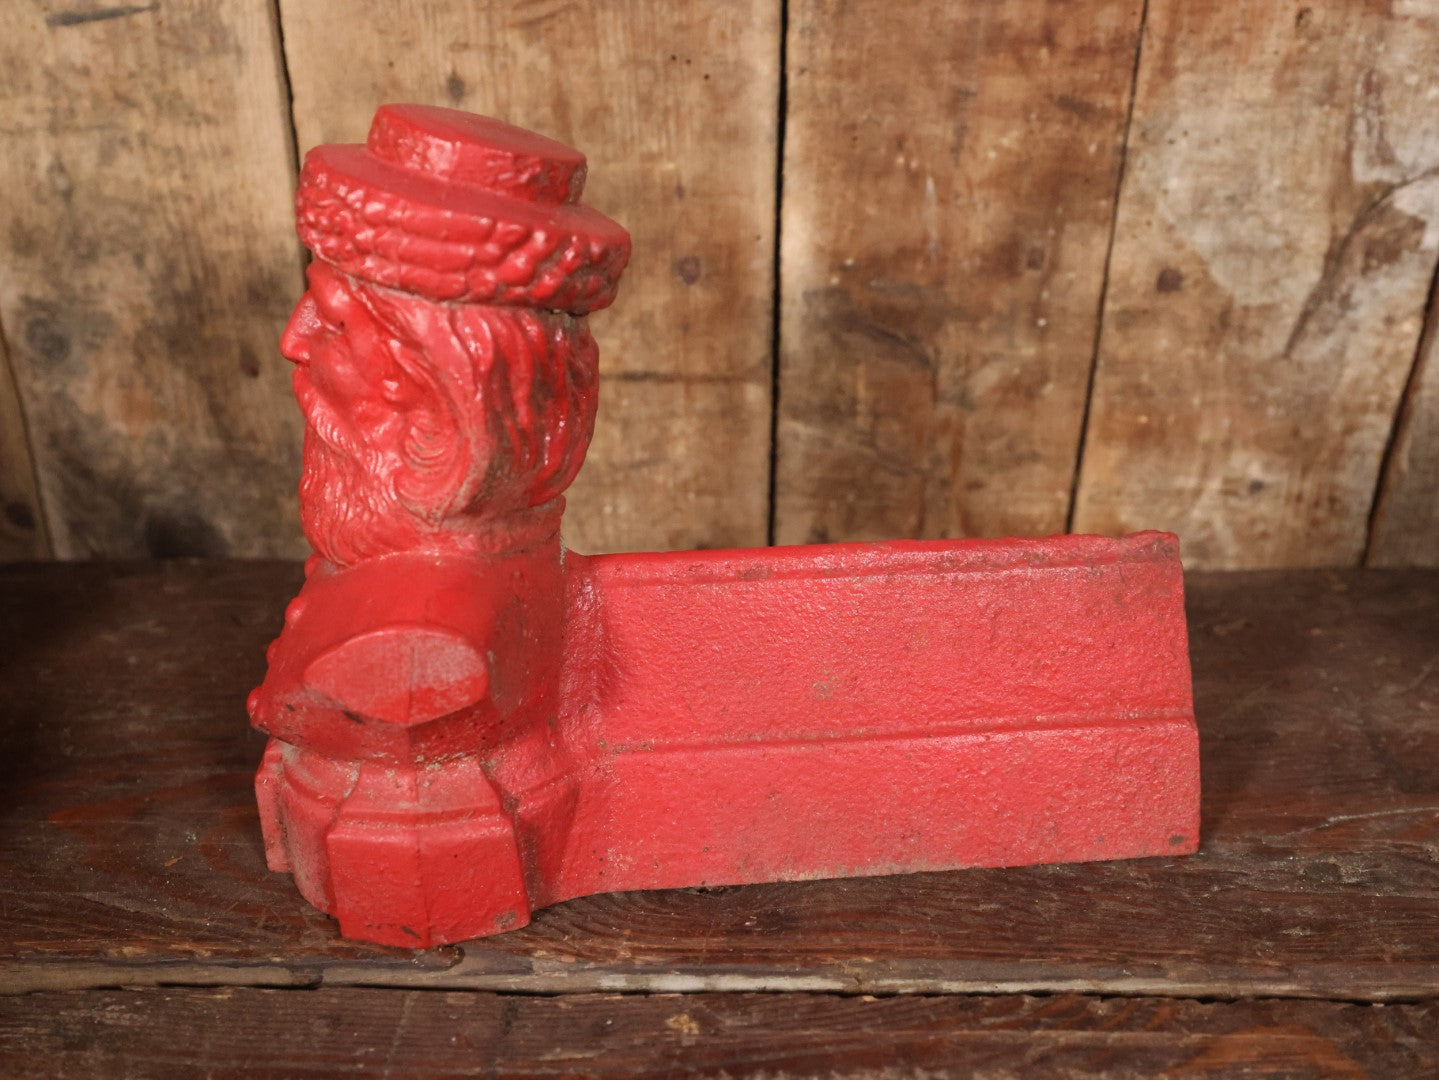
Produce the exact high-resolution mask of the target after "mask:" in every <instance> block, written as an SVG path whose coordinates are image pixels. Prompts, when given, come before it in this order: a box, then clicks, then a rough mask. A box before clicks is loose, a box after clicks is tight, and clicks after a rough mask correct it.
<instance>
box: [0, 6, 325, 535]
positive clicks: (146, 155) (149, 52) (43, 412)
mask: <svg viewBox="0 0 1439 1080" xmlns="http://www.w3.org/2000/svg"><path fill="white" fill-rule="evenodd" d="M275 31H276V28H275V24H274V18H273V13H272V11H271V8H270V5H269V4H267V3H265V2H263V0H245V2H243V3H220V2H219V0H210V2H199V0H197V2H195V3H187V4H154V3H150V4H131V5H115V6H105V5H86V4H78V3H70V2H63V3H62V2H58V0H57V2H53V3H40V2H29V3H16V4H7V5H5V6H4V7H3V8H0V70H3V71H5V72H6V77H5V79H4V81H3V83H0V111H3V113H4V116H5V120H4V121H3V123H4V125H5V129H6V140H7V145H6V153H5V154H4V155H3V157H0V187H3V190H4V191H5V192H6V193H7V196H6V198H5V199H4V201H3V202H0V238H3V247H0V322H3V325H4V326H5V328H6V331H7V333H8V335H9V343H10V348H11V359H12V361H13V364H14V368H15V375H16V381H17V384H18V387H19V392H20V395H21V398H22V400H23V403H24V408H25V415H26V418H27V420H28V422H29V428H30V433H31V442H32V445H33V450H34V454H35V460H36V471H37V473H38V480H39V485H40V489H41V494H42V496H43V499H42V501H43V504H44V506H45V508H46V512H47V516H48V522H47V524H48V526H49V531H50V534H51V536H52V538H53V541H54V546H55V551H56V554H58V555H59V556H61V557H67V558H68V557H82V556H89V555H104V556H122V557H133V556H152V555H154V556H166V555H219V554H230V555H270V554H289V553H299V552H300V551H301V550H303V548H302V546H301V543H300V538H299V529H298V525H297V520H296V510H295V494H294V492H295V485H296V479H297V477H298V460H299V455H298V446H299V439H300V430H301V428H300V423H299V415H298V410H296V408H295V406H294V405H293V403H292V401H291V400H290V393H289V386H288V384H289V372H288V370H287V367H288V365H287V364H285V362H284V361H283V360H282V359H281V358H280V356H279V354H278V351H277V348H276V340H277V338H278V335H279V331H280V328H281V327H282V326H283V324H284V320H285V318H286V317H287V315H288V311H289V307H290V305H291V304H292V302H293V300H294V298H295V295H296V291H297V287H298V285H299V282H300V278H299V266H300V263H299V258H298V245H297V244H296V242H295V240H294V239H293V225H292V222H291V210H290V199H289V190H290V187H291V184H292V172H293V167H292V163H291V148H290V142H289V137H288V123H287V119H286V115H285V110H284V91H283V84H282V81H281V69H280V67H279V57H278V51H277V48H276V32H275Z"/></svg>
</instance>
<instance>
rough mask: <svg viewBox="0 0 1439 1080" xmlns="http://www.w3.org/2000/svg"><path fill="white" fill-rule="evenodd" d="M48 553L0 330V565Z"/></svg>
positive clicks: (16, 394)
mask: <svg viewBox="0 0 1439 1080" xmlns="http://www.w3.org/2000/svg"><path fill="white" fill-rule="evenodd" d="M49 554H50V541H49V538H48V537H47V536H46V535H45V518H44V514H43V513H42V512H41V510H40V493H39V492H38V491H37V490H36V488H35V461H34V459H33V458H32V457H31V454H30V441H29V438H28V436H27V434H26V431H25V414H24V411H23V410H22V408H21V406H20V393H19V391H18V390H17V389H16V388H15V373H14V371H13V370H12V369H11V367H10V355H9V350H7V349H6V348H5V341H4V332H3V329H0V562H8V561H11V560H15V559H43V558H46V557H47V556H49Z"/></svg>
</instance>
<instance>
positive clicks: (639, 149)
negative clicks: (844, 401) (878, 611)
mask: <svg viewBox="0 0 1439 1080" xmlns="http://www.w3.org/2000/svg"><path fill="white" fill-rule="evenodd" d="M281 12H282V18H283V24H284V34H285V46H286V55H287V58H288V62H289V66H290V76H291V84H292V86H293V89H294V111H295V124H296V129H297V131H298V133H299V141H300V145H301V147H302V149H304V148H308V147H310V146H313V145H315V144H317V143H322V142H358V141H361V140H363V139H364V137H365V132H366V129H367V127H368V125H369V120H370V116H371V113H372V112H373V110H374V107H375V106H376V105H378V104H380V103H381V102H385V101H396V100H404V101H418V102H425V103H429V104H438V105H448V106H452V107H455V108H461V109H467V110H470V111H473V112H479V113H483V114H487V115H491V116H496V117H499V118H501V119H503V120H507V121H509V122H510V123H515V124H519V125H521V126H524V127H529V128H533V129H535V130H537V131H540V132H542V133H544V134H546V135H550V136H552V137H554V138H558V139H561V140H563V141H565V142H568V143H571V144H572V145H574V146H577V147H579V148H580V149H581V150H583V151H584V152H585V153H586V154H587V155H588V157H589V159H590V162H591V173H590V180H589V183H588V185H587V186H586V201H588V202H589V203H591V204H592V205H594V206H595V207H596V208H598V209H599V210H601V211H603V212H604V213H606V214H608V215H609V216H610V217H613V218H615V219H616V220H618V221H619V222H621V223H622V224H623V225H625V226H626V227H627V228H628V229H629V230H630V232H631V234H632V236H633V238H634V258H633V259H632V261H631V264H630V269H629V270H628V271H627V274H626V281H625V284H624V285H623V286H622V287H621V289H620V298H619V301H618V303H617V304H616V306H615V307H614V308H613V309H611V310H609V311H605V312H602V313H600V314H598V315H596V316H595V317H594V319H593V320H592V322H591V326H592V328H593V330H594V332H595V336H596V338H597V339H598V341H599V344H600V364H601V390H600V414H599V421H598V425H597V428H596V433H595V440H594V444H593V446H592V447H591V450H590V453H589V457H588V459H587V461H586V464H585V467H584V469H583V470H582V471H581V473H580V477H579V480H578V481H577V482H576V483H575V485H574V487H573V489H572V490H571V493H570V497H569V509H568V511H567V512H566V525H565V536H566V541H567V542H568V543H570V544H572V545H573V546H575V547H576V548H579V549H581V550H589V551H610V550H623V549H633V548H675V547H691V546H722V545H740V544H757V543H763V542H764V539H765V531H766V525H767V516H768V501H767V476H768V468H769V425H770V416H769V402H770V361H769V351H770V330H771V317H772V303H773V300H772V292H773V290H772V276H773V273H772V251H773V230H774V180H775V155H776V141H775V140H776V128H777V115H776V108H775V102H776V98H777V92H778V78H779V71H778V63H779V5H778V4H777V3H776V2H775V0H739V2H726V0H703V2H696V3H686V4H671V3H667V2H665V0H633V2H618V0H609V2H599V3H584V4H579V3H564V2H559V0H504V2H496V3H489V4H456V3H449V2H447V0H413V2H409V3H405V4H389V3H380V2H367V3H357V4H354V5H351V6H347V7H346V9H345V11H344V15H343V17H340V16H339V15H338V14H337V11H336V9H335V8H334V6H333V5H331V4H328V3H323V2H317V0H282V4H281Z"/></svg>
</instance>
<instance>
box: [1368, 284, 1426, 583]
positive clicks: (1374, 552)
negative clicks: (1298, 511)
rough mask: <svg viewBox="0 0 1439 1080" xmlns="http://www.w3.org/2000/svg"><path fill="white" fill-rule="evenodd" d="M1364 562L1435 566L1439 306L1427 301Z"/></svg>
mask: <svg viewBox="0 0 1439 1080" xmlns="http://www.w3.org/2000/svg"><path fill="white" fill-rule="evenodd" d="M1367 562H1368V564H1369V565H1370V566H1432V567H1439V305H1435V304H1434V301H1433V300H1432V299H1431V301H1430V310H1429V325H1428V327H1427V328H1426V330H1425V334H1424V341H1423V343H1422V344H1421V345H1420V353H1419V357H1418V360H1417V366H1416V367H1415V370H1414V374H1413V377H1412V378H1411V379H1410V381H1409V386H1408V390H1407V395H1406V400H1405V402H1404V407H1403V409H1402V410H1401V411H1400V415H1399V424H1398V430H1397V431H1395V433H1394V444H1393V448H1392V450H1391V452H1390V457H1389V462H1388V466H1387V468H1386V469H1385V471H1384V482H1383V487H1382V489H1381V490H1380V492H1379V497H1378V499H1377V500H1376V503H1375V507H1374V521H1373V525H1372V527H1371V532H1370V541H1369V552H1368V557H1367Z"/></svg>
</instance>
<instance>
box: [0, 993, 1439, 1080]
mask: <svg viewBox="0 0 1439 1080" xmlns="http://www.w3.org/2000/svg"><path fill="white" fill-rule="evenodd" d="M1436 1029H1439V1004H1436V1003H1434V1002H1427V1003H1424V1004H1418V1005H1391V1006H1387V1007H1373V1006H1364V1005H1345V1004H1339V1003H1333V1002H1312V1001H1239V1002H1214V1003H1201V1002H1196V1001H1166V1000H1162V999H1154V998H1139V999H1116V998H1109V999H1100V998H1084V997H1076V996H1074V995H1068V994H1065V995H1059V996H1056V997H1048V998H1037V997H1023V996H1012V997H1003V998H994V997H914V996H911V997H892V998H882V999H875V998H873V997H870V998H865V997H849V996H837V995H814V994H785V995H773V994H695V995H671V994H659V995H652V996H628V995H626V996H621V995H615V994H586V995H562V996H558V997H515V996H502V995H497V994H483V993H427V992H420V991H408V992H405V991H387V990H316V991H312V992H308V993H296V992H294V991H282V990H230V989H224V990H185V989H165V990H144V991H130V992H125V991H114V990H111V991H99V992H93V993H84V994H76V993H70V994H64V993H51V994H33V995H28V996H25V997H16V998H5V999H0V1047H4V1049H0V1069H3V1070H4V1072H5V1074H6V1075H7V1076H13V1077H44V1078H46V1080H64V1078H67V1077H86V1078H88V1077H92V1076H97V1075H121V1074H123V1075H126V1076H145V1077H171V1076H174V1077H192V1076H200V1075H203V1076H206V1077H214V1078H219V1077H230V1076H235V1077H249V1076H255V1075H263V1076H285V1077H294V1078H300V1077H312V1076H330V1075H335V1074H338V1073H343V1074H345V1075H352V1074H359V1075H370V1074H379V1075H390V1073H391V1071H392V1070H399V1071H401V1072H402V1073H403V1075H406V1076H475V1075H484V1076H487V1077H489V1076H567V1077H569V1076H575V1077H595V1076H676V1075H684V1076H752V1075H763V1076H785V1077H826V1078H834V1077H876V1076H878V1077H899V1076H915V1075H926V1076H932V1075H945V1076H949V1075H956V1076H970V1077H976V1078H980V1080H984V1078H1001V1077H1003V1078H1009V1077H1014V1076H1045V1077H1058V1078H1066V1077H1067V1078H1081V1077H1095V1078H1098V1077H1104V1078H1118V1077H1152V1076H1184V1077H1310V1076H1313V1077H1365V1076H1374V1077H1385V1078H1387V1080H1401V1078H1404V1077H1416V1078H1417V1077H1428V1076H1432V1075H1434V1073H1435V1071H1436V1070H1439V1039H1436V1036H1435V1031H1436ZM182 1033H183V1034H182Z"/></svg>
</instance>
